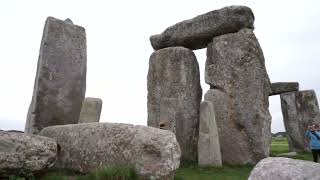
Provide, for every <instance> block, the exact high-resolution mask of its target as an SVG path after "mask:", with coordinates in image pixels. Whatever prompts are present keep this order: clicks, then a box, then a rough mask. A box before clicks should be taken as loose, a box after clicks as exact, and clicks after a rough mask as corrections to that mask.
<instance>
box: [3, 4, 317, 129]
mask: <svg viewBox="0 0 320 180" xmlns="http://www.w3.org/2000/svg"><path fill="white" fill-rule="evenodd" d="M229 5H246V6H249V7H250V8H251V9H252V10H253V12H254V14H255V31H254V32H255V34H256V36H257V38H258V40H259V42H260V45H261V47H262V49H263V52H264V56H265V60H266V68H267V70H268V74H269V77H270V79H271V81H272V82H279V81H298V82H299V83H300V89H303V90H306V89H314V90H315V91H316V93H317V94H318V99H319V96H320V84H319V83H318V81H319V78H320V70H319V69H320V58H319V57H320V55H319V53H320V35H319V32H320V23H319V20H320V10H319V9H320V1H319V0H309V1H308V0H305V1H300V0H299V1H294V0H281V1H280V0H268V1H259V0H251V1H235V0H233V1H229V0H220V1H213V0H193V1H188V0H161V1H159V0H134V1H133V0H113V1H107V0H101V1H95V0H90V1H81V0H54V1H46V0H28V1H26V0H20V1H17V0H9V1H2V2H1V3H0V22H1V28H0V49H1V56H0V68H1V70H0V82H1V88H0V92H1V93H0V129H19V130H24V125H25V120H26V116H27V111H28V107H29V104H30V102H31V98H32V91H33V85H34V79H35V74H36V68H37V61H38V55H39V48H40V42H41V38H42V31H43V26H44V22H45V20H46V18H47V17H48V16H53V17H56V18H59V19H63V20H64V19H66V18H70V19H72V21H73V23H74V24H77V25H80V26H83V27H84V28H85V29H86V33H87V53H88V57H87V60H88V62H87V63H88V64H87V91H86V96H87V97H99V98H102V99H103V107H102V114H101V121H107V122H123V123H132V124H142V125H146V123H147V72H148V62H149V56H150V55H151V53H152V52H153V49H152V47H151V45H150V42H149V36H150V35H153V34H158V33H161V32H162V31H163V30H164V29H165V28H167V27H169V26H171V25H173V24H175V23H177V22H180V21H182V20H185V19H190V18H193V17H194V16H197V15H200V14H203V13H206V12H208V11H211V10H214V9H219V8H222V7H224V6H229ZM195 53H196V56H197V59H198V62H199V65H200V71H201V80H202V82H201V85H202V89H203V92H204V93H205V92H206V91H207V90H208V89H209V86H208V85H207V84H205V83H204V65H205V60H206V55H205V53H206V52H205V50H204V49H203V50H198V51H195ZM270 112H271V115H272V117H273V118H272V125H271V126H272V132H278V131H284V127H283V122H282V113H281V107H280V98H279V96H274V97H271V98H270Z"/></svg>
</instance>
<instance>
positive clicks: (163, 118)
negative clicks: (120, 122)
mask: <svg viewBox="0 0 320 180" xmlns="http://www.w3.org/2000/svg"><path fill="white" fill-rule="evenodd" d="M201 96H202V90H201V86H200V75H199V65H198V62H197V59H196V57H195V55H194V53H193V52H192V50H190V49H187V48H184V47H170V48H165V49H161V50H158V51H155V52H154V53H153V54H152V55H151V57H150V61H149V72H148V126H153V127H159V126H160V124H161V125H162V126H164V127H165V129H170V130H171V131H172V132H174V133H175V134H176V136H177V140H178V142H179V144H180V148H181V151H182V160H193V161H196V160H197V159H198V158H197V154H198V153H197V150H198V148H197V144H198V135H199V106H200V102H201ZM166 123H168V124H166Z"/></svg>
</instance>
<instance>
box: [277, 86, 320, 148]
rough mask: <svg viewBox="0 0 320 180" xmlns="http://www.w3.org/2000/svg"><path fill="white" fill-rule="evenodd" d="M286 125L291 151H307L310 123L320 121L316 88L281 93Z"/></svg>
mask: <svg viewBox="0 0 320 180" xmlns="http://www.w3.org/2000/svg"><path fill="white" fill-rule="evenodd" d="M280 99H281V109H282V114H283V121H284V127H285V129H286V134H287V139H288V143H289V151H296V152H301V151H307V150H309V145H308V143H307V142H306V141H305V133H306V130H307V127H308V125H311V124H313V123H320V113H319V105H318V100H317V96H316V93H315V92H314V90H307V91H298V92H288V93H283V94H281V95H280Z"/></svg>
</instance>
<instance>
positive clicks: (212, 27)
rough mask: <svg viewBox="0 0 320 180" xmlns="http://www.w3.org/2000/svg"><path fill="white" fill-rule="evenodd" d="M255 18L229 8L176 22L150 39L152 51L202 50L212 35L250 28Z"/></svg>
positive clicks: (245, 11)
mask: <svg viewBox="0 0 320 180" xmlns="http://www.w3.org/2000/svg"><path fill="white" fill-rule="evenodd" d="M253 22H254V15H253V12H252V10H251V9H250V8H248V7H245V6H228V7H224V8H222V9H218V10H214V11H210V12H208V13H206V14H202V15H199V16H197V17H195V18H193V19H189V20H185V21H182V22H179V23H177V24H175V25H173V26H170V27H169V28H167V29H166V30H165V31H164V32H163V33H161V34H159V35H153V36H151V37H150V41H151V45H152V47H153V49H154V50H159V49H162V48H166V47H175V46H183V47H186V48H189V49H201V48H205V47H206V46H207V45H208V44H209V43H210V42H211V41H212V38H213V37H215V36H219V35H222V34H227V33H233V32H237V31H239V30H240V29H242V28H251V29H253V28H254V27H253Z"/></svg>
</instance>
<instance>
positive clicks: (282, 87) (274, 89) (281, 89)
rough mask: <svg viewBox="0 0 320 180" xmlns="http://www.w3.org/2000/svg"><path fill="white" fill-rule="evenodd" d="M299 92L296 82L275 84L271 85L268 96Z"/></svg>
mask: <svg viewBox="0 0 320 180" xmlns="http://www.w3.org/2000/svg"><path fill="white" fill-rule="evenodd" d="M292 91H299V83H298V82H277V83H271V91H270V94H269V96H273V95H279V94H281V93H286V92H292Z"/></svg>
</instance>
